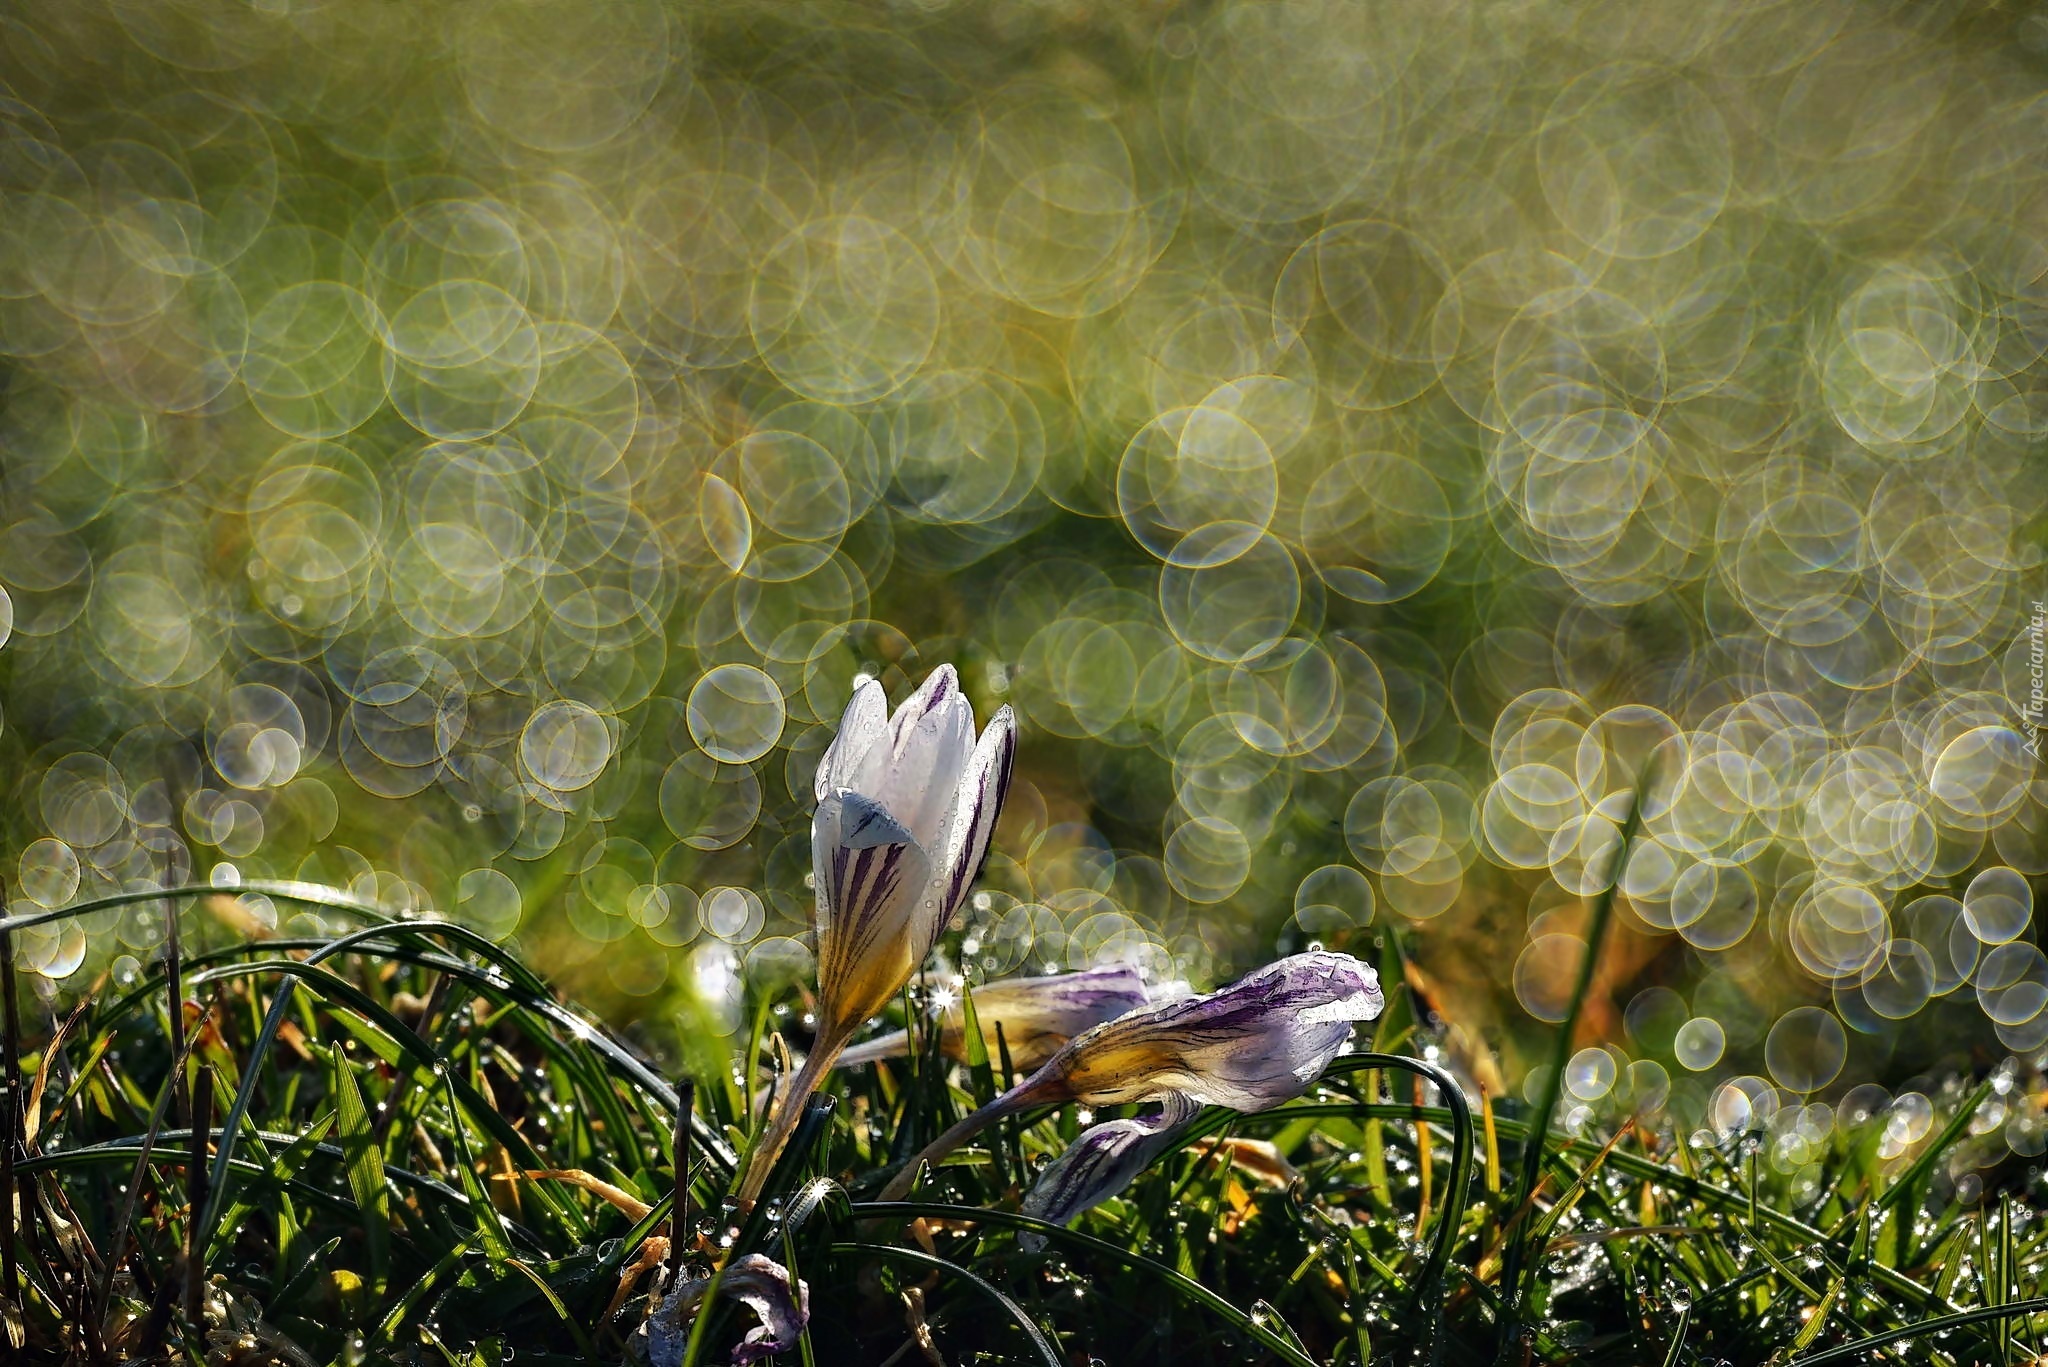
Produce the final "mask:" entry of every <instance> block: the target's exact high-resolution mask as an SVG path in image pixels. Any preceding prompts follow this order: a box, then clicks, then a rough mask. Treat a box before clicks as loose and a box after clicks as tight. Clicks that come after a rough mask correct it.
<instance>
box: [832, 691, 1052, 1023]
mask: <svg viewBox="0 0 2048 1367" xmlns="http://www.w3.org/2000/svg"><path fill="white" fill-rule="evenodd" d="M1016 743H1017V728H1016V722H1015V720H1014V719H1013V718H1012V716H1011V714H1010V709H1009V708H1007V707H1005V708H1002V709H1001V710H999V711H998V712H997V713H996V714H995V716H994V717H992V718H990V720H989V724H988V727H987V729H985V730H984V731H983V732H982V733H981V738H980V739H979V740H978V741H977V740H976V739H975V735H974V710H973V709H972V708H971V707H969V706H968V704H967V699H966V698H965V697H963V696H962V695H961V692H960V680H959V678H958V676H956V675H955V674H954V672H953V667H952V666H951V665H940V666H939V667H938V668H937V669H935V670H933V671H932V672H931V676H930V677H929V678H927V679H926V680H925V681H924V686H923V687H922V688H920V689H918V690H917V692H916V693H915V694H913V695H912V696H911V697H910V699H909V700H908V701H907V702H905V703H904V704H903V705H902V706H901V707H899V708H897V709H896V712H895V714H894V715H893V716H891V715H888V704H887V701H886V700H885V698H884V697H883V694H882V686H881V685H880V684H879V683H876V682H875V681H874V680H873V679H864V680H862V681H861V682H860V684H859V685H858V686H856V687H855V689H854V692H853V701H852V702H850V703H848V704H847V707H846V715H845V716H844V717H842V718H841V719H840V723H839V734H838V735H837V736H835V737H834V738H833V740H832V744H831V745H830V747H828V748H827V749H826V751H825V755H824V758H823V759H822V760H820V761H819V763H818V774H817V781H816V789H817V798H818V811H817V815H816V816H815V817H813V818H812V821H811V864H812V870H813V874H814V878H815V882H816V884H817V888H816V892H817V912H816V918H817V928H818V997H819V1002H820V1004H821V1005H822V1006H823V1008H824V1010H823V1013H822V1018H821V1022H820V1025H819V1035H820V1037H821V1038H824V1037H831V1036H833V1035H835V1034H837V1035H840V1036H841V1038H842V1042H843V1038H844V1036H845V1035H849V1034H851V1032H852V1031H853V1030H854V1029H855V1028H856V1027H858V1026H859V1024H860V1023H861V1022H862V1021H864V1020H866V1019H867V1018H868V1017H870V1016H872V1015H874V1014H875V1013H876V1012H878V1011H880V1010H881V1009H882V1008H883V1007H884V1006H886V1005H888V1003H889V1001H890V999H891V998H893V997H894V996H895V995H896V994H897V993H898V992H900V991H902V990H903V985H904V984H905V983H907V982H909V981H910V975H911V974H912V973H914V972H916V971H917V966H918V965H919V964H920V963H922V962H924V956H925V955H926V954H928V953H930V952H931V948H932V946H933V945H934V944H936V943H937V942H938V938H939V935H940V934H941V933H942V932H943V931H944V930H945V928H946V926H947V925H948V924H949V923H950V922H951V921H952V919H953V913H954V912H956V911H958V910H959V909H960V904H961V902H963V901H964V900H966V897H967V888H968V884H969V883H971V882H972V881H973V879H974V875H975V873H976V872H977V871H979V870H980V868H981V865H982V861H983V859H984V858H985V857H986V856H987V854H988V842H989V836H990V835H991V834H992V833H993V832H994V831H995V825H996V816H997V814H998V813H999V812H1000V811H1001V810H1002V805H1003V795H1004V794H1005V792H1007V791H1008V789H1009V786H1010V763H1011V759H1012V756H1013V755H1014V754H1015V751H1016Z"/></svg>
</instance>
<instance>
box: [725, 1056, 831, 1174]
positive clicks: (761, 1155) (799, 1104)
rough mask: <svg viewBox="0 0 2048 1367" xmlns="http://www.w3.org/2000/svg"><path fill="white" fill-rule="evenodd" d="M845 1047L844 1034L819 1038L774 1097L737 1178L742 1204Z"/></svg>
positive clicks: (772, 1165)
mask: <svg viewBox="0 0 2048 1367" xmlns="http://www.w3.org/2000/svg"><path fill="white" fill-rule="evenodd" d="M845 1049H846V1036H845V1035H844V1034H843V1033H842V1034H840V1035H838V1036H836V1037H834V1038H830V1039H820V1040H818V1041H817V1043H816V1044H815V1045H814V1046H813V1047H812V1049H811V1052H810V1056H809V1057H808V1058H806V1059H805V1060H804V1066H803V1067H801V1068H799V1069H797V1073H796V1080H795V1081H794V1082H792V1083H790V1085H789V1090H788V1091H787V1092H784V1093H783V1094H782V1096H781V1097H779V1098H778V1099H777V1100H776V1103H775V1111H774V1114H773V1115H771V1116H770V1117H769V1120H768V1128H767V1129H766V1130H764V1131H763V1132H762V1134H761V1138H760V1139H759V1141H757V1142H756V1143H755V1145H754V1149H753V1153H752V1155H751V1156H750V1157H749V1158H748V1159H747V1171H746V1173H745V1175H744V1176H742V1177H741V1179H740V1185H739V1192H738V1195H739V1200H740V1204H741V1205H742V1206H747V1205H751V1204H753V1201H754V1198H755V1197H757V1196H759V1195H760V1194H761V1185H762V1184H763V1183H764V1182H766V1181H767V1180H768V1174H769V1173H770V1172H772V1171H773V1170H774V1168H775V1160H776V1159H778V1158H780V1157H781V1156H782V1149H783V1146H784V1145H785V1144H787V1143H789V1136H790V1132H791V1131H793V1130H795V1129H796V1123H797V1121H799V1120H801V1119H802V1118H803V1114H804V1102H805V1101H807V1100H808V1099H809V1098H810V1095H811V1093H812V1092H815V1091H817V1090H818V1084H819V1083H820V1082H823V1081H824V1080H825V1074H826V1073H827V1072H828V1071H829V1070H830V1069H831V1067H832V1065H833V1064H834V1063H836V1062H838V1060H839V1055H840V1054H841V1053H842V1052H844V1051H845Z"/></svg>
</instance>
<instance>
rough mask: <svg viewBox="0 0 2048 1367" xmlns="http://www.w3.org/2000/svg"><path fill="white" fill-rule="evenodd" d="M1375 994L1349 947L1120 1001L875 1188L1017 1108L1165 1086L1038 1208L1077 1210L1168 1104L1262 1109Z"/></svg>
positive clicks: (1148, 1148)
mask: <svg viewBox="0 0 2048 1367" xmlns="http://www.w3.org/2000/svg"><path fill="white" fill-rule="evenodd" d="M1383 1005H1384V1002H1383V999H1382V998H1381V996H1380V984H1379V976H1378V975H1377V974H1375V973H1374V972H1373V971H1372V969H1370V968H1368V967H1367V966H1366V965H1364V964H1362V963H1360V962H1359V961H1358V960H1356V959H1354V958H1352V957H1351V956H1350V955H1348V954H1334V953H1331V952H1329V951H1327V950H1311V951H1310V952H1308V953H1306V954H1296V955H1293V956H1291V957H1289V958H1285V959H1282V960H1280V961H1279V962H1278V963H1273V964H1268V965H1267V966H1266V967H1264V968H1262V969H1260V970H1258V971H1257V972H1256V973H1252V974H1249V975H1248V976H1246V977H1243V978H1240V979H1238V980H1237V981H1236V982H1234V983H1232V984H1231V985H1230V986H1228V987H1224V988H1219V989H1218V990H1216V991H1214V992H1210V993H1207V994H1205V995H1203V996H1198V997H1187V998H1183V999H1182V1000H1179V1001H1171V1002H1162V1003H1159V1004H1157V1005H1154V1006H1146V1007H1142V1008H1140V1009H1138V1010H1136V1011H1132V1012H1129V1013H1128V1014H1126V1015H1123V1016H1119V1017H1118V1018H1117V1019H1115V1020H1113V1021H1109V1022H1107V1023H1105V1024H1102V1025H1098V1026H1096V1027H1094V1028H1093V1029H1091V1030H1089V1031H1087V1032H1085V1033H1083V1034H1080V1035H1077V1036H1075V1037H1074V1038H1073V1039H1071V1040H1069V1041H1068V1042H1067V1044H1066V1046H1065V1047H1064V1048H1062V1049H1060V1050H1059V1052H1057V1053H1055V1054H1054V1055H1053V1056H1052V1057H1051V1058H1050V1059H1048V1060H1046V1062H1045V1065H1044V1066H1043V1067H1041V1068H1040V1069H1039V1070H1038V1071H1037V1072H1035V1073H1033V1074H1032V1075H1031V1076H1030V1077H1027V1078H1025V1079H1024V1080H1023V1081H1022V1082H1019V1083H1018V1084H1017V1085H1016V1086H1015V1087H1012V1088H1011V1089H1010V1090H1009V1091H1007V1092H1005V1093H1004V1094H1003V1095H1001V1096H999V1097H997V1098H996V1099H995V1100H993V1101H991V1102H989V1103H988V1104H987V1105H986V1106H983V1107H982V1108H981V1109H980V1110H978V1111H976V1112H975V1113H974V1114H973V1115H970V1116H968V1117H967V1118H966V1119H965V1120H962V1121H961V1122H960V1123H959V1124H957V1125H955V1126H954V1127H953V1128H952V1129H950V1130H948V1131H947V1132H946V1133H944V1134H942V1135H940V1136H939V1137H938V1139H936V1140H934V1141H933V1142H932V1144H931V1145H930V1146H929V1147H928V1148H926V1149H925V1151H924V1152H923V1153H921V1154H919V1155H918V1157H917V1158H916V1159H913V1160H912V1161H911V1163H910V1164H909V1165H908V1166H907V1167H905V1168H904V1170H903V1171H902V1172H900V1173H898V1174H897V1175H896V1177H895V1178H894V1179H893V1180H892V1181H891V1182H890V1183H889V1186H888V1187H887V1188H886V1189H885V1190H884V1192H883V1193H882V1199H883V1200H895V1199H899V1198H900V1197H901V1196H902V1195H903V1194H904V1193H905V1192H907V1191H909V1190H910V1184H911V1182H912V1181H914V1180H915V1178H916V1173H917V1170H918V1167H919V1165H920V1164H921V1163H924V1162H935V1161H937V1160H938V1159H940V1158H942V1157H944V1156H945V1155H946V1154H948V1153H951V1152H952V1151H953V1150H954V1149H955V1148H957V1147H959V1146H960V1145H961V1144H962V1143H964V1142H966V1140H967V1139H968V1138H970V1137H971V1136H972V1135H974V1134H975V1133H977V1132H978V1131H979V1130H981V1129H982V1127H984V1126H986V1125H988V1124H989V1123H990V1122H992V1121H994V1120H997V1119H1000V1118H1001V1117H1003V1116H1006V1115H1011V1114H1014V1113H1015V1112H1017V1111H1021V1110H1024V1109H1027V1108H1029V1107H1032V1106H1046V1105H1057V1104H1060V1103H1063V1102H1068V1101H1081V1102H1086V1103H1087V1104H1089V1105H1091V1106H1115V1105H1120V1104H1122V1103H1125V1102H1133V1101H1160V1102H1166V1101H1167V1100H1168V1098H1173V1099H1174V1100H1173V1101H1172V1102H1171V1103H1170V1104H1169V1105H1168V1109H1167V1111H1166V1112H1165V1113H1164V1115H1163V1116H1155V1117H1145V1118H1142V1119H1141V1120H1140V1121H1112V1122H1109V1123H1110V1124H1112V1125H1120V1126H1126V1127H1130V1126H1136V1127H1137V1128H1126V1129H1119V1130H1115V1131H1112V1132H1111V1133H1110V1134H1109V1135H1106V1136H1104V1137H1103V1138H1101V1139H1099V1140H1093V1141H1090V1144H1091V1147H1090V1148H1089V1149H1088V1150H1087V1151H1085V1152H1084V1153H1082V1154H1080V1155H1077V1156H1076V1157H1075V1159H1074V1167H1073V1169H1072V1170H1071V1171H1070V1173H1069V1174H1068V1175H1066V1176H1063V1177H1062V1179H1061V1180H1062V1182H1064V1183H1065V1184H1067V1185H1068V1186H1070V1187H1071V1188H1072V1190H1071V1191H1070V1192H1068V1193H1067V1194H1065V1195H1062V1196H1060V1197H1059V1198H1058V1199H1057V1201H1055V1200H1054V1199H1053V1197H1052V1196H1050V1195H1049V1196H1048V1197H1047V1198H1046V1208H1047V1209H1048V1210H1050V1209H1065V1210H1066V1212H1067V1214H1069V1215H1072V1214H1077V1213H1079V1212H1080V1211H1083V1210H1086V1209H1087V1208H1088V1207H1089V1206H1092V1205H1094V1204H1096V1203H1097V1202H1098V1201H1102V1200H1106V1199H1108V1197H1110V1196H1112V1195H1114V1194H1115V1193H1116V1192H1117V1191H1120V1190H1122V1188H1123V1186H1124V1185H1125V1184H1127V1183H1128V1182H1129V1181H1130V1180H1131V1178H1133V1177H1135V1176H1136V1175H1137V1174H1138V1172H1140V1171H1142V1169H1143V1167H1144V1163H1143V1162H1141V1161H1137V1156H1138V1155H1143V1157H1144V1158H1145V1159H1146V1160H1147V1161H1149V1158H1150V1156H1151V1155H1153V1154H1156V1153H1157V1152H1158V1149H1159V1148H1160V1147H1161V1146H1162V1145H1163V1144H1165V1143H1167V1142H1169V1140H1168V1139H1167V1138H1166V1137H1164V1136H1167V1135H1168V1134H1169V1132H1170V1131H1171V1130H1172V1129H1173V1128H1174V1126H1175V1124H1176V1123H1177V1122H1175V1121H1174V1120H1173V1119H1172V1116H1173V1114H1174V1113H1175V1111H1176V1108H1180V1107H1183V1106H1184V1105H1185V1104H1194V1105H1197V1106H1199V1105H1213V1106H1228V1107H1230V1108H1232V1109H1233V1110H1239V1111H1263V1110H1267V1109H1269V1108H1271V1107H1274V1106H1277V1105H1279V1104H1280V1103H1281V1102H1283V1101H1291V1100H1292V1099H1294V1098H1295V1097H1297V1096H1300V1095H1301V1094H1302V1093H1303V1092H1305V1091H1307V1090H1308V1089H1309V1087H1310V1086H1311V1085H1312V1084H1313V1083H1314V1082H1315V1080H1316V1079H1317V1078H1319V1077H1321V1076H1322V1074H1323V1070H1324V1069H1325V1068H1328V1067H1329V1066H1330V1061H1331V1060H1332V1059H1334V1058H1336V1057H1337V1055H1338V1054H1339V1053H1340V1052H1342V1051H1343V1049H1344V1046H1345V1044H1346V1043H1347V1042H1348V1041H1349V1040H1350V1038H1351V1027H1352V1023H1353V1022H1355V1021H1362V1020H1371V1019H1372V1018H1373V1017H1375V1016H1377V1015H1379V1013H1380V1009H1381V1007H1382V1006H1383ZM1098 1128H1100V1127H1098ZM1090 1133H1093V1131H1091V1132H1090ZM1087 1138H1088V1136H1087V1135H1083V1136H1082V1139H1083V1140H1087ZM1079 1142H1080V1141H1077V1143H1079ZM1061 1161H1062V1162H1064V1161H1065V1160H1064V1159H1062V1160H1061ZM1134 1163H1135V1166H1133V1164H1134ZM1057 1167H1058V1165H1057V1164H1056V1165H1055V1168H1057ZM1053 1171H1054V1170H1053V1169H1049V1170H1048V1172H1049V1173H1050V1172H1053ZM1084 1178H1085V1179H1087V1180H1083V1179H1084ZM1112 1182H1113V1183H1114V1184H1113V1185H1112ZM1034 1195H1035V1193H1034Z"/></svg>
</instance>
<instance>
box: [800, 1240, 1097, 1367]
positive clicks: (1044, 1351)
mask: <svg viewBox="0 0 2048 1367" xmlns="http://www.w3.org/2000/svg"><path fill="white" fill-rule="evenodd" d="M830 1251H831V1252H833V1253H838V1254H843V1255H846V1256H849V1257H861V1258H880V1259H881V1260H882V1261H884V1262H898V1263H909V1264H910V1265H911V1266H913V1267H922V1268H925V1269H927V1270H930V1271H936V1272H943V1273H945V1274H946V1275H947V1276H949V1277H953V1278H955V1279H957V1280H959V1281H962V1282H965V1283H966V1284H967V1285H969V1286H971V1287H973V1288H974V1289H975V1290H976V1291H978V1292H980V1293H981V1294H982V1295H984V1296H986V1297H988V1299H990V1300H992V1301H994V1302H995V1303H996V1304H997V1305H998V1306H999V1307H1001V1309H1002V1311H1003V1313H1004V1314H1005V1315H1008V1316H1009V1317H1010V1319H1011V1321H1012V1322H1014V1323H1015V1324H1016V1326H1017V1327H1018V1328H1019V1329H1021V1330H1023V1331H1024V1337H1025V1339H1026V1340H1027V1341H1028V1342H1029V1343H1030V1344H1031V1350H1032V1351H1033V1352H1034V1353H1036V1354H1037V1355H1038V1360H1039V1361H1040V1362H1042V1363H1045V1364H1046V1367H1065V1364H1064V1362H1063V1360H1062V1359H1061V1357H1060V1355H1059V1352H1058V1350H1056V1349H1055V1348H1054V1347H1053V1346H1052V1343H1051V1342H1050V1341H1049V1340H1048V1339H1047V1338H1046V1336H1045V1331H1044V1330H1043V1329H1040V1328H1039V1327H1038V1322H1037V1321H1036V1320H1034V1319H1032V1318H1031V1316H1030V1315H1028V1314H1026V1313H1025V1310H1024V1307H1023V1306H1021V1305H1019V1304H1017V1302H1015V1301H1013V1300H1011V1299H1010V1298H1009V1297H1008V1296H1006V1295H1004V1294H1003V1293H1002V1292H1001V1291H999V1290H997V1289H996V1288H995V1286H994V1285H992V1284H991V1283H989V1282H988V1281H986V1280H984V1279H983V1278H981V1277H978V1276H976V1275H975V1274H974V1273H972V1272H969V1271H968V1270H967V1269H966V1268H964V1267H962V1266H960V1264H958V1263H955V1262H949V1261H947V1260H946V1259H944V1258H941V1257H938V1256H936V1255H935V1254H931V1253H926V1252H924V1251H923V1250H922V1249H916V1248H899V1247H897V1246H895V1245H893V1244H860V1243H836V1244H833V1245H831V1249H830Z"/></svg>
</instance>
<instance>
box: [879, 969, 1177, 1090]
mask: <svg viewBox="0 0 2048 1367" xmlns="http://www.w3.org/2000/svg"><path fill="white" fill-rule="evenodd" d="M1187 995H1188V985H1187V984H1186V983H1184V982H1169V983H1155V984H1152V985H1150V986H1148V985H1147V984H1146V982H1145V979H1144V977H1143V975H1141V974H1140V973H1139V972H1138V970H1137V969H1136V968H1134V967H1132V966H1131V965H1129V964H1112V965H1109V966H1107V967H1103V968H1088V969H1083V970H1081V971H1080V972H1078V973H1057V974H1054V975H1052V976H1051V977H1046V978H1005V979H1003V980H1002V981H1000V982H992V983H985V984H983V985H982V986H980V987H977V988H975V989H974V1014H975V1018H976V1019H977V1020H979V1021H980V1023H981V1034H982V1040H983V1042H984V1044H985V1045H986V1046H987V1048H988V1053H989V1057H991V1058H994V1057H995V1056H996V1052H997V1034H996V1031H997V1028H998V1027H1000V1028H1001V1030H1002V1036H1001V1044H1002V1047H1003V1048H1005V1049H1007V1050H1009V1053H1010V1062H1011V1063H1013V1064H1015V1065H1016V1066H1017V1067H1018V1068H1019V1069H1030V1068H1036V1067H1038V1066H1039V1065H1040V1064H1041V1063H1044V1062H1045V1061H1046V1060H1047V1059H1049V1058H1051V1057H1052V1056H1053V1054H1054V1053H1055V1052H1057V1051H1058V1050H1059V1048H1060V1046H1061V1045H1063V1044H1065V1043H1066V1042H1067V1041H1068V1040H1070V1039H1072V1038H1073V1037H1074V1036H1076V1035H1078V1034H1080V1033H1081V1032H1082V1031H1083V1030H1086V1029H1088V1028H1089V1027H1090V1026H1095V1025H1100V1024H1102V1023H1103V1022H1104V1021H1108V1020H1115V1019H1116V1018H1117V1017H1118V1016H1121V1015H1123V1014H1124V1013H1125V1012H1126V1011H1132V1010H1135V1009H1137V1008H1138V1007H1141V1006H1149V1005H1151V1004H1152V1003H1154V1002H1164V1001H1177V1000H1178V999H1180V998H1182V997H1185V996H1187ZM939 1048H940V1049H942V1050H944V1051H945V1053H946V1054H947V1056H948V1057H951V1058H955V1059H964V1058H965V1057H966V1056H967V1019H966V1013H965V1012H964V1011H963V1010H962V1008H961V1006H960V1005H959V1003H958V1002H957V1001H956V1002H953V1003H951V1004H949V1005H948V1006H947V1007H946V1009H945V1013H944V1014H943V1015H942V1016H941V1017H940V1021H939ZM909 1051H910V1036H909V1033H908V1032H907V1031H903V1030H896V1031H892V1032H891V1033H889V1034H886V1035H878V1036H876V1037H875V1038H874V1039H871V1040H864V1041H862V1042H861V1043H859V1044H856V1045H855V1046H853V1048H851V1049H848V1050H847V1051H846V1052H845V1053H844V1054H842V1055H841V1056H840V1059H839V1062H840V1064H841V1065H842V1066H844V1067H855V1066H858V1065H860V1064H863V1063H872V1062H874V1061H875V1060H877V1059H885V1058H900V1057H902V1056H903V1055H904V1054H906V1053H908V1052H909Z"/></svg>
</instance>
